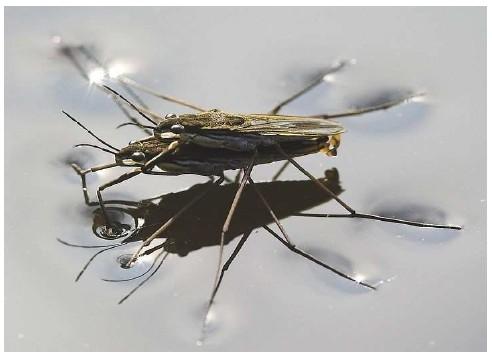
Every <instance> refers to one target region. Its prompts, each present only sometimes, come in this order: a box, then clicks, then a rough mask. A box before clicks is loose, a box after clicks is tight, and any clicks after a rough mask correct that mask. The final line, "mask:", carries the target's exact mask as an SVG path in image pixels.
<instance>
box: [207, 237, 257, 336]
mask: <svg viewBox="0 0 492 356" xmlns="http://www.w3.org/2000/svg"><path fill="white" fill-rule="evenodd" d="M252 231H253V230H249V231H246V232H245V233H244V234H243V237H241V240H240V241H239V242H238V244H237V245H236V248H235V249H234V251H233V252H232V254H231V255H230V256H229V259H228V260H227V261H226V263H224V266H223V267H222V270H221V271H220V277H219V280H218V282H217V284H216V286H215V288H214V290H213V292H212V296H211V297H210V302H209V304H208V309H207V314H205V319H204V321H203V326H202V335H201V337H200V340H199V341H200V342H203V340H204V338H205V327H206V321H207V315H208V313H209V311H210V307H211V305H212V304H213V301H214V299H215V296H216V295H217V292H218V291H219V287H220V284H221V283H222V279H223V278H224V274H225V272H226V271H227V270H228V269H229V267H230V266H231V264H232V261H234V259H235V258H236V256H237V255H238V253H239V251H240V250H241V248H242V247H243V245H244V243H245V242H246V240H247V239H248V237H249V235H250V234H251V232H252Z"/></svg>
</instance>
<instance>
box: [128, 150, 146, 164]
mask: <svg viewBox="0 0 492 356" xmlns="http://www.w3.org/2000/svg"><path fill="white" fill-rule="evenodd" d="M131 158H132V160H133V161H135V162H142V161H145V153H143V152H133V153H132V156H131Z"/></svg>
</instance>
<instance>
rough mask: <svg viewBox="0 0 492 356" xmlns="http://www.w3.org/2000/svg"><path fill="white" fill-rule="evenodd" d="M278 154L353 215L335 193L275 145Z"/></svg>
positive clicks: (352, 211) (352, 210)
mask: <svg viewBox="0 0 492 356" xmlns="http://www.w3.org/2000/svg"><path fill="white" fill-rule="evenodd" d="M275 147H276V148H277V150H278V151H279V153H280V154H281V155H282V156H284V157H285V158H286V159H287V160H288V161H289V162H290V163H292V164H293V165H294V166H295V167H296V168H297V169H298V170H300V171H301V172H302V173H303V174H304V175H306V176H307V177H308V178H309V179H311V180H312V181H313V182H314V183H315V184H316V185H317V186H318V187H320V188H321V189H322V190H323V191H324V192H325V193H327V194H328V195H329V196H330V197H332V198H333V199H335V200H336V201H337V202H338V203H339V204H340V205H341V206H342V207H343V208H344V209H345V210H347V211H348V212H349V213H350V214H355V210H354V209H352V208H351V207H350V206H349V205H348V204H346V203H345V202H344V201H343V200H342V199H340V198H339V197H338V196H337V195H336V194H335V193H333V192H332V191H331V190H330V189H329V188H328V187H326V186H325V185H323V184H322V183H321V182H320V181H318V180H317V179H316V178H315V177H314V176H313V175H312V174H311V173H309V172H308V171H306V170H305V169H304V168H302V167H301V166H300V165H299V163H297V162H296V161H295V160H294V159H293V158H292V157H290V156H289V155H288V154H287V153H285V151H284V150H283V149H282V147H280V145H278V144H277V145H275Z"/></svg>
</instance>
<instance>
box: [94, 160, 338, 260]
mask: <svg viewBox="0 0 492 356" xmlns="http://www.w3.org/2000/svg"><path fill="white" fill-rule="evenodd" d="M319 181H320V182H321V183H323V184H324V185H325V186H326V187H328V188H329V189H331V190H332V191H333V192H334V193H335V194H337V195H338V194H340V193H341V192H342V191H343V190H342V188H341V186H340V181H339V176H338V171H337V170H336V169H331V170H327V171H326V172H325V177H323V178H320V179H319ZM209 185H210V183H203V184H197V185H194V186H192V187H191V188H189V189H187V190H185V191H181V192H177V193H169V194H166V195H163V196H159V197H156V198H152V199H146V200H142V201H139V202H135V201H124V200H108V201H106V202H105V203H106V205H107V207H108V211H109V212H112V215H113V216H112V217H115V218H117V219H122V220H118V221H119V222H120V223H122V224H124V225H125V226H126V227H127V228H128V229H129V230H128V233H127V235H126V236H125V238H124V240H123V241H122V243H129V242H135V241H143V240H145V239H147V238H148V237H150V236H151V235H152V234H153V233H154V232H155V231H156V230H157V229H159V228H160V227H161V226H162V224H163V223H164V222H165V221H167V220H168V219H169V218H171V217H172V216H174V215H175V214H176V213H177V212H178V210H180V209H181V208H182V207H183V206H185V205H186V204H187V203H188V202H190V201H191V200H192V199H193V198H194V197H196V196H197V195H199V194H200V193H202V192H203V190H204V189H207V188H209ZM256 186H257V188H258V189H259V190H260V191H261V193H262V194H263V195H264V197H265V198H266V200H267V201H268V203H269V204H270V206H271V208H272V210H273V211H274V212H275V214H276V215H277V217H278V218H279V219H284V218H287V217H289V216H291V215H292V214H295V213H298V212H301V211H304V210H308V209H311V208H313V207H316V206H318V205H321V204H324V203H326V202H328V201H330V200H331V198H330V197H329V196H328V195H326V194H320V190H319V188H318V187H317V186H316V185H315V184H313V182H311V181H310V180H302V181H273V182H259V183H256ZM238 187H239V184H238V183H229V184H225V185H221V186H214V187H212V190H211V191H210V193H208V194H207V198H206V199H202V200H200V201H198V202H197V203H196V204H195V205H194V206H192V207H191V208H190V209H189V210H188V211H187V212H186V213H184V214H183V215H182V216H181V217H179V218H178V220H177V221H176V223H175V224H173V225H171V226H170V227H169V228H168V229H167V230H166V231H164V232H163V233H162V235H161V236H160V237H159V238H160V239H165V240H166V241H165V243H164V244H163V247H164V249H165V250H166V251H167V252H170V253H173V254H177V255H179V256H182V257H183V256H186V255H188V254H189V253H190V252H192V251H196V250H198V249H200V248H203V247H208V246H216V245H219V244H220V235H221V231H222V226H223V224H224V221H225V219H226V217H227V213H228V211H229V208H230V205H231V202H232V200H233V199H234V195H235V194H236V191H237V189H238ZM273 222H274V220H273V218H272V216H271V215H270V213H269V212H268V210H266V208H264V206H263V205H262V203H261V201H260V200H259V198H258V196H257V194H256V192H255V191H254V189H253V187H252V186H250V185H247V186H246V187H245V190H244V192H243V196H242V198H241V201H240V203H239V205H238V207H237V210H236V212H235V214H234V217H233V219H232V222H231V226H230V228H229V232H228V233H227V234H226V235H225V244H228V243H229V242H231V241H232V240H233V239H235V238H236V237H238V236H241V235H242V234H244V233H246V232H248V231H251V230H254V229H256V228H260V227H262V226H263V225H269V224H271V223H273ZM102 228H104V218H103V216H102V212H101V210H100V209H99V208H98V209H96V210H95V212H94V222H93V231H94V233H95V234H96V235H97V236H98V237H100V238H105V237H104V235H103V234H101V233H100V231H101V229H102Z"/></svg>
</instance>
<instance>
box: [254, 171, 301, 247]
mask: <svg viewBox="0 0 492 356" xmlns="http://www.w3.org/2000/svg"><path fill="white" fill-rule="evenodd" d="M248 181H249V183H250V184H251V185H252V186H253V189H254V190H255V192H256V194H257V195H258V196H259V197H260V200H261V201H262V203H263V205H265V207H266V209H267V210H268V212H269V213H270V215H271V216H272V218H273V220H274V221H275V224H277V226H278V228H279V229H280V231H281V232H282V235H283V236H284V238H285V240H286V241H287V242H288V243H289V244H291V245H293V244H292V242H291V241H290V238H289V236H288V235H287V232H286V231H285V229H284V227H283V226H282V224H281V223H280V221H279V220H278V218H277V215H275V213H274V211H273V209H272V208H271V206H270V204H268V201H267V200H266V199H265V196H264V195H263V194H262V193H261V191H260V190H259V189H258V187H257V186H256V184H255V182H254V181H253V179H252V178H251V177H249V178H248Z"/></svg>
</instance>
